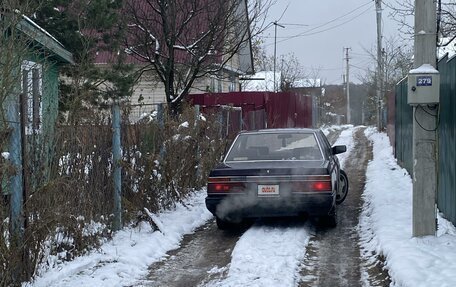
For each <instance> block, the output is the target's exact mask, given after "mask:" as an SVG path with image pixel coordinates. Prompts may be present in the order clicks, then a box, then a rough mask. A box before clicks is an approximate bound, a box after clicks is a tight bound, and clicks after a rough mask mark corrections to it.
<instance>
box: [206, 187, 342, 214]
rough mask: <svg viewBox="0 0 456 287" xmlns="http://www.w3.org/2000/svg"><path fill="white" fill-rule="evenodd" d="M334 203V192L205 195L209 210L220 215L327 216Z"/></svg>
mask: <svg viewBox="0 0 456 287" xmlns="http://www.w3.org/2000/svg"><path fill="white" fill-rule="evenodd" d="M334 206H335V196H334V194H333V193H318V194H296V195H295V194H293V195H290V196H287V197H252V196H248V195H225V196H220V195H218V196H211V195H209V196H208V197H206V207H207V209H208V210H209V211H210V212H211V213H212V214H214V215H215V216H217V217H220V218H226V217H233V218H234V217H236V218H250V217H279V216H298V215H303V214H307V215H310V216H324V215H328V214H329V213H330V212H331V211H332V210H333V209H334Z"/></svg>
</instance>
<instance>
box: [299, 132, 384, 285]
mask: <svg viewBox="0 0 456 287" xmlns="http://www.w3.org/2000/svg"><path fill="white" fill-rule="evenodd" d="M364 130H365V129H364V128H359V129H356V130H355V132H354V135H353V136H354V140H355V147H354V149H353V150H352V153H351V154H350V155H349V159H347V161H346V164H345V167H344V170H345V171H346V173H347V174H348V178H349V184H350V189H349V193H348V196H347V198H346V200H345V201H344V202H343V203H342V204H341V205H340V206H338V210H337V213H338V225H337V227H336V228H332V229H330V228H329V229H328V228H321V227H319V226H318V225H316V227H315V236H314V237H313V238H312V240H311V241H310V243H309V245H308V247H307V254H306V259H305V261H304V262H303V265H302V271H301V276H302V282H301V283H300V285H299V286H300V287H310V286H312V287H313V286H350V287H352V286H366V285H367V286H389V284H390V280H389V278H388V274H387V272H386V271H384V270H383V269H382V268H381V265H382V264H381V262H378V264H376V265H375V266H367V265H366V263H365V262H363V260H362V259H361V256H360V248H359V235H358V230H357V226H358V223H359V216H360V213H361V209H362V204H363V201H362V193H363V190H364V185H365V180H366V177H365V174H366V168H367V164H368V162H369V160H371V159H372V146H371V144H370V142H369V140H368V139H367V138H366V136H365V135H364ZM331 139H332V140H333V141H334V140H335V138H334V137H333V138H330V140H331ZM364 266H365V267H364ZM362 272H364V273H365V274H363V276H362ZM385 273H386V274H385ZM366 276H367V278H366ZM379 278H382V280H379ZM363 281H364V282H363ZM374 282H375V283H374Z"/></svg>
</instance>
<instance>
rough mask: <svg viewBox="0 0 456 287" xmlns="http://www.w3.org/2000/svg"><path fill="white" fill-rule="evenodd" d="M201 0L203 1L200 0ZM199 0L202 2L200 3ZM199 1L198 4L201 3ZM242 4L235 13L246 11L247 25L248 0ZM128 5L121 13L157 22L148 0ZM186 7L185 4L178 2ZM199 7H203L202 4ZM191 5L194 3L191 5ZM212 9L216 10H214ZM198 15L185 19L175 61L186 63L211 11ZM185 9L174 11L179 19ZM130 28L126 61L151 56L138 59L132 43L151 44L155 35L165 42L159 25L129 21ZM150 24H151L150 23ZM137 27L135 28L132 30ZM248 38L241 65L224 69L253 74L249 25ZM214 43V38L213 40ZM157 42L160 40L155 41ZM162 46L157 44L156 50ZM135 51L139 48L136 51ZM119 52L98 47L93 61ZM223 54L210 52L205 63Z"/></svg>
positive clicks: (111, 58) (143, 61)
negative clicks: (142, 25) (148, 26)
mask: <svg viewBox="0 0 456 287" xmlns="http://www.w3.org/2000/svg"><path fill="white" fill-rule="evenodd" d="M203 2H204V1H203ZM203 2H201V3H203ZM201 3H200V5H201ZM239 3H240V4H241V5H239V8H238V10H237V11H236V13H238V15H241V16H242V15H245V23H246V25H248V23H249V20H248V14H247V13H248V11H247V1H246V0H241V1H239ZM127 7H128V8H125V9H126V11H125V12H124V13H132V14H137V15H134V17H136V18H139V19H141V20H142V21H143V22H144V23H147V24H150V25H155V27H156V25H157V23H160V21H162V20H161V16H160V15H158V14H157V12H156V11H155V10H154V9H153V8H152V7H151V4H148V2H146V1H142V0H140V1H132V2H129V3H128V5H127ZM181 7H185V5H183V6H181ZM201 7H204V5H203V6H201ZM191 8H193V7H191ZM214 11H215V10H214ZM187 12H188V13H192V12H194V10H193V9H192V10H190V11H187ZM195 13H197V14H196V15H198V16H197V17H193V18H192V19H191V20H190V21H188V23H186V24H187V25H186V27H185V28H184V31H183V32H182V33H181V36H180V38H179V41H178V42H179V44H178V45H177V44H176V45H174V49H173V53H174V54H173V57H174V59H175V61H176V62H178V63H184V64H191V63H188V60H189V58H190V55H189V52H188V51H187V49H188V48H189V47H191V46H192V45H197V44H198V43H197V42H195V41H196V40H195V39H198V38H199V37H201V29H203V30H204V29H205V28H207V26H208V25H209V22H208V19H209V18H210V16H209V15H210V13H211V11H209V10H208V11H205V12H201V11H199V12H195ZM186 16H187V13H186V12H185V11H183V13H177V16H176V18H177V19H178V21H182V22H183V21H186V18H185V17H186ZM128 26H129V28H130V29H132V30H134V31H135V32H134V33H132V34H130V35H128V36H126V42H127V44H126V46H125V50H124V52H126V53H127V57H126V61H127V63H130V64H138V65H141V64H148V63H150V62H151V60H147V59H141V57H140V56H138V55H136V56H135V55H134V54H133V53H132V51H133V50H134V47H141V46H147V45H149V44H150V40H147V39H151V38H152V39H158V43H160V42H164V41H165V40H164V39H162V38H163V35H162V31H160V29H156V28H153V29H152V28H151V30H149V29H145V28H144V27H139V26H138V25H137V24H135V23H129V25H128ZM151 27H153V26H151ZM135 29H136V30H135ZM247 40H248V41H245V42H244V43H243V44H242V45H241V46H240V48H239V52H238V55H239V61H240V67H239V68H233V67H230V66H229V65H228V64H227V65H225V69H227V70H229V71H232V72H237V73H239V74H252V73H253V55H252V48H251V41H250V29H248V39H247ZM215 44H216V45H217V42H216V43H215ZM157 45H159V44H157ZM159 48H161V47H159V46H158V47H157V48H156V49H157V50H156V51H158V49H159ZM217 50H221V47H214V51H217ZM137 52H138V51H137ZM138 53H139V54H143V55H144V57H151V56H153V54H154V53H155V51H151V50H148V51H147V52H145V51H141V50H139V52H138ZM166 53H168V51H167V50H160V54H165V55H166ZM117 55H118V53H115V52H111V51H106V50H103V49H99V51H97V53H96V55H95V63H96V64H108V63H112V62H113V61H115V59H116V57H117ZM222 57H223V56H222V55H220V54H217V53H214V54H213V55H212V54H209V57H208V63H211V64H215V65H218V64H221V63H222V62H223V58H222Z"/></svg>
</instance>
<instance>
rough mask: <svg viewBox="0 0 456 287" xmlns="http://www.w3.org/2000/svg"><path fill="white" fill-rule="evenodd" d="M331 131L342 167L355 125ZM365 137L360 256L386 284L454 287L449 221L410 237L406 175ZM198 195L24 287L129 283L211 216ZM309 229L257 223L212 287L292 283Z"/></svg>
mask: <svg viewBox="0 0 456 287" xmlns="http://www.w3.org/2000/svg"><path fill="white" fill-rule="evenodd" d="M330 129H333V130H337V129H339V130H340V129H342V132H341V134H340V137H339V139H338V140H337V142H336V143H335V144H345V145H347V152H346V153H343V154H341V155H338V156H339V160H340V162H341V165H342V166H343V165H344V163H345V160H346V158H347V157H348V156H349V154H350V151H351V150H352V149H353V148H354V144H355V143H354V140H353V133H354V132H355V131H356V130H357V127H355V128H353V127H352V126H342V127H331V128H330ZM328 130H329V129H325V130H324V132H329V131H328ZM366 135H367V136H368V138H369V139H370V140H371V141H372V142H373V160H372V161H371V162H370V163H369V165H368V169H367V174H366V187H365V191H364V200H365V204H364V207H363V212H362V214H361V218H360V224H359V232H360V238H361V249H362V252H363V256H364V257H365V258H366V259H367V260H373V254H380V255H383V256H384V257H385V261H386V263H385V264H386V268H387V269H388V271H389V273H390V276H391V279H392V281H393V283H392V286H401V287H408V286H413V287H417V286H423V287H432V286H436V287H437V286H438V287H445V286H456V229H455V227H454V226H453V225H452V224H451V223H450V222H448V221H447V220H445V219H443V218H442V217H440V216H439V218H438V220H439V221H438V225H439V230H438V232H437V236H436V237H434V236H428V237H423V238H412V229H411V222H412V217H411V216H412V211H411V206H412V183H411V179H410V176H409V175H408V173H407V172H406V171H405V170H404V169H402V168H400V167H399V166H398V165H397V163H396V160H395V159H394V157H393V155H392V148H391V146H390V144H389V140H388V138H387V136H386V135H385V134H382V133H377V132H375V130H374V129H373V128H368V129H367V130H366ZM204 197H205V192H204V191H201V192H198V193H196V194H195V196H194V197H192V198H191V199H190V200H189V202H187V203H186V206H187V207H184V206H183V205H179V206H177V208H176V209H175V210H173V211H167V212H163V213H161V214H159V215H157V217H156V218H157V219H158V220H160V221H161V225H160V226H162V227H163V229H164V233H160V232H157V231H156V232H154V231H153V230H151V227H150V226H149V225H148V224H142V225H141V226H140V228H127V229H124V230H122V231H119V232H117V233H116V234H115V236H114V238H113V240H112V241H110V242H107V243H105V244H104V245H103V246H101V248H100V249H99V250H98V251H94V252H92V253H91V254H89V255H87V256H82V257H79V258H77V259H75V260H74V261H72V262H66V263H63V264H60V265H58V266H57V267H55V268H53V269H51V270H49V271H47V272H45V273H43V274H42V275H41V276H40V277H39V278H37V279H36V281H35V282H33V283H31V284H28V285H27V286H35V287H41V286H68V287H73V286H77V287H80V286H97V287H98V286H128V285H129V284H133V283H134V282H137V280H141V279H143V278H144V277H145V276H146V275H147V273H148V269H147V268H148V266H149V265H150V264H152V263H154V262H157V261H158V260H160V259H162V258H163V257H165V256H166V252H167V251H169V250H172V249H175V248H178V247H179V244H180V241H181V239H182V236H183V235H184V234H188V233H191V232H193V230H194V229H195V228H197V227H198V226H200V225H202V224H204V223H205V222H206V221H207V220H209V219H210V218H212V215H211V214H210V213H209V212H208V211H207V210H206V207H205V205H204ZM312 233H313V231H312V230H311V228H310V227H309V226H308V225H307V224H306V223H296V224H295V225H289V226H285V227H284V226H283V225H281V226H280V227H278V226H274V225H273V224H272V225H268V224H263V223H262V222H261V221H260V222H258V223H256V224H255V225H253V226H252V227H251V228H250V229H249V230H247V231H246V232H245V233H244V234H243V235H242V237H241V238H240V239H239V241H238V242H237V244H236V246H235V248H234V250H233V253H232V261H231V264H230V265H229V270H228V275H227V278H225V279H224V280H222V281H219V282H212V285H215V286H295V285H297V284H296V283H297V282H298V280H299V275H298V272H299V266H300V262H302V260H303V259H304V256H305V252H306V246H307V244H308V242H309V239H310V237H311V236H312ZM214 272H218V271H217V270H215V271H214ZM363 282H364V284H366V282H367V281H365V280H363Z"/></svg>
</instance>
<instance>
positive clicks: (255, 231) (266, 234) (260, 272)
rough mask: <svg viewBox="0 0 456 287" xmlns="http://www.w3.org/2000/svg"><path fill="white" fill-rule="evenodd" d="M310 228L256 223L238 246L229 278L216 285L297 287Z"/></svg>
mask: <svg viewBox="0 0 456 287" xmlns="http://www.w3.org/2000/svg"><path fill="white" fill-rule="evenodd" d="M309 229H310V228H309V227H308V226H307V224H304V223H295V224H293V225H290V226H284V225H283V224H281V225H280V227H277V226H273V225H269V224H266V225H263V224H262V223H257V224H255V225H254V226H253V227H251V228H250V229H249V230H247V231H246V232H245V233H244V234H243V235H242V237H241V238H240V240H239V241H238V242H237V243H236V246H235V248H234V250H233V253H232V254H231V257H232V258H231V264H230V267H229V271H228V276H227V278H226V279H225V280H223V281H221V282H218V283H216V284H214V286H217V287H221V286H223V287H237V286H250V287H264V286H267V287H269V286H271V287H273V286H283V287H287V286H290V287H291V286H296V285H297V282H298V281H299V270H300V263H301V262H302V261H303V260H304V256H305V254H306V246H307V244H308V243H309V239H310V232H309ZM210 285H211V284H209V286H210Z"/></svg>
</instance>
